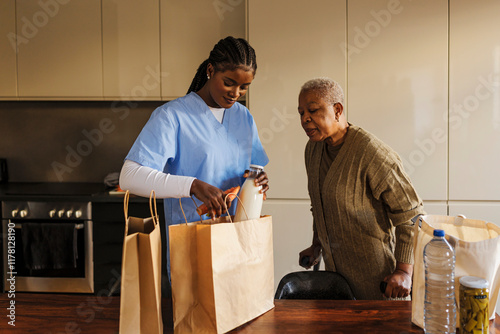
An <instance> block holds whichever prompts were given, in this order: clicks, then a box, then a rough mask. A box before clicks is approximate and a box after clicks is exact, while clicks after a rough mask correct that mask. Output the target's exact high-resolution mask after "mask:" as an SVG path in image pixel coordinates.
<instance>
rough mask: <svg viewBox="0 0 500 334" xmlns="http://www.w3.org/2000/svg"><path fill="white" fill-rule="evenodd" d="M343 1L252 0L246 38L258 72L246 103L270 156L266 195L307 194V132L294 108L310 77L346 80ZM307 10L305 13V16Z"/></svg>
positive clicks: (274, 196) (287, 196)
mask: <svg viewBox="0 0 500 334" xmlns="http://www.w3.org/2000/svg"><path fill="white" fill-rule="evenodd" d="M345 6H346V4H345V2H340V1H327V0H322V1H315V2H314V6H311V3H309V2H305V1H294V2H293V5H292V4H291V3H290V2H289V1H284V0H281V1H264V0H252V1H250V2H249V4H248V20H249V41H250V44H251V45H252V46H253V47H254V49H255V52H256V54H257V64H258V69H257V75H256V77H255V80H254V81H253V82H252V85H251V87H250V90H249V98H248V101H249V108H250V112H251V113H252V115H253V116H254V118H255V122H256V123H257V127H258V129H259V136H260V139H261V141H262V143H263V145H264V148H265V150H266V152H267V154H268V156H269V158H270V162H269V164H268V165H267V166H266V171H267V174H268V175H269V180H270V185H271V187H270V189H269V192H268V197H269V198H280V199H287V198H292V199H300V198H302V199H308V198H309V196H308V192H307V177H306V171H305V164H304V149H305V145H306V143H307V139H308V138H307V136H306V134H305V133H304V131H303V130H302V127H301V125H300V118H299V114H298V112H297V104H298V102H297V101H298V94H299V91H300V87H301V86H302V84H304V83H305V82H306V81H307V80H309V79H312V78H314V77H324V76H329V77H332V78H335V79H336V80H338V81H339V83H340V84H341V85H342V86H345V83H346V62H345V48H342V47H340V46H343V45H344V44H345V34H346V31H345V25H346V7H345ZM305 13H307V15H305Z"/></svg>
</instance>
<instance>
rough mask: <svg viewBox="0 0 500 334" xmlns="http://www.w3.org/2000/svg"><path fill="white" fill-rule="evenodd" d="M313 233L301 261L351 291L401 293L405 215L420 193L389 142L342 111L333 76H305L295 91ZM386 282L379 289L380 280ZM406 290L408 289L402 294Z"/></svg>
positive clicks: (406, 255) (406, 247) (407, 283)
mask: <svg viewBox="0 0 500 334" xmlns="http://www.w3.org/2000/svg"><path fill="white" fill-rule="evenodd" d="M298 110H299V114H300V120H301V123H302V127H303V128H304V131H305V132H306V135H307V136H308V137H309V142H308V143H307V146H306V149H305V161H306V171H307V176H308V188H309V196H310V198H311V205H312V210H311V211H312V214H313V229H314V237H313V242H312V245H311V247H309V248H307V249H305V250H304V251H302V252H301V253H300V256H299V263H302V264H303V265H304V263H303V262H302V261H304V260H305V259H307V258H306V257H309V261H308V262H306V264H305V265H304V266H305V267H306V268H309V267H310V266H311V265H314V264H315V263H317V261H318V259H319V255H320V253H322V254H323V259H324V261H325V269H326V270H329V271H336V272H338V273H340V274H342V275H343V276H344V277H345V278H346V279H347V280H348V282H349V283H350V285H351V287H352V289H353V291H354V295H355V296H356V298H357V299H383V298H384V295H385V297H387V298H405V297H408V296H409V294H410V291H411V280H412V279H411V277H412V273H413V265H412V263H413V246H412V242H413V223H412V221H411V219H412V218H413V217H415V216H417V215H419V214H423V213H424V211H423V204H422V200H421V199H420V198H419V196H418V195H417V193H416V191H415V189H414V188H413V186H412V184H411V182H410V179H409V177H408V175H407V174H406V173H405V171H404V170H403V164H402V162H401V160H400V158H399V156H398V155H397V153H396V152H395V151H394V150H392V149H391V148H390V147H389V146H387V145H386V144H384V143H383V142H382V141H380V140H379V139H378V138H377V137H375V136H374V135H372V134H370V133H368V132H367V131H365V130H363V129H362V128H360V127H358V126H355V125H353V124H350V123H348V122H347V120H346V117H345V109H344V93H343V91H342V88H341V87H340V86H339V84H338V83H336V82H335V81H333V80H331V79H328V78H318V79H313V80H310V81H308V82H306V83H305V84H304V85H303V86H302V89H301V91H300V95H299V107H298ZM381 281H385V282H387V288H386V289H385V293H384V295H383V294H382V293H381V292H380V288H379V286H380V282H381ZM408 298H409V297H408Z"/></svg>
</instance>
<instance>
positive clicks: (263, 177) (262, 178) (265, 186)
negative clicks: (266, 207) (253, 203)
mask: <svg viewBox="0 0 500 334" xmlns="http://www.w3.org/2000/svg"><path fill="white" fill-rule="evenodd" d="M248 172H249V171H248V170H246V171H245V174H243V177H245V178H246V177H248ZM255 185H256V186H262V189H261V190H260V193H261V194H264V200H266V197H267V196H266V192H267V191H268V190H269V179H268V178H267V174H266V172H265V171H262V172H260V173H259V175H257V177H256V178H255Z"/></svg>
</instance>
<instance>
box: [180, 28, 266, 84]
mask: <svg viewBox="0 0 500 334" xmlns="http://www.w3.org/2000/svg"><path fill="white" fill-rule="evenodd" d="M208 64H212V66H213V67H214V69H215V71H216V72H218V71H227V70H230V71H233V70H235V69H237V68H240V67H250V68H251V69H252V70H253V72H254V75H255V72H256V71H257V61H256V57H255V50H254V49H253V48H252V47H251V46H250V44H248V42H247V41H246V40H245V39H243V38H234V37H232V36H229V37H226V38H224V39H221V40H220V41H219V42H218V43H217V44H215V46H214V48H213V50H212V51H211V52H210V56H209V57H208V59H207V60H205V61H204V62H203V63H201V65H200V66H199V67H198V70H197V71H196V75H195V76H194V78H193V81H192V82H191V86H189V89H188V93H190V92H197V91H199V90H200V89H201V88H202V87H203V86H204V85H205V83H206V82H207V66H208Z"/></svg>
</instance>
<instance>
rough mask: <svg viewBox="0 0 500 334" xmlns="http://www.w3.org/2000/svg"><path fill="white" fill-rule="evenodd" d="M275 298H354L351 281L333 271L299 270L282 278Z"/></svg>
mask: <svg viewBox="0 0 500 334" xmlns="http://www.w3.org/2000/svg"><path fill="white" fill-rule="evenodd" d="M274 298H275V299H337V300H354V299H356V298H354V293H353V292H352V290H351V287H350V286H349V283H348V282H347V280H346V279H345V278H344V276H342V275H341V274H339V273H336V272H333V271H297V272H293V273H289V274H287V275H285V276H283V278H282V279H281V281H280V283H279V284H278V288H277V289H276V294H275V296H274Z"/></svg>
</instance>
